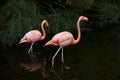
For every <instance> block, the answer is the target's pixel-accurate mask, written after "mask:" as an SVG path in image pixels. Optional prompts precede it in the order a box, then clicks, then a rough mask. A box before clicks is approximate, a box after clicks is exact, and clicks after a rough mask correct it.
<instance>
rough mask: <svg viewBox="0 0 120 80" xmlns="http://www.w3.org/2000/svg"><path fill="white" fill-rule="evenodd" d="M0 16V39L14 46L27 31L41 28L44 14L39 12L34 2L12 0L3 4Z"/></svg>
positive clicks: (5, 43)
mask: <svg viewBox="0 0 120 80" xmlns="http://www.w3.org/2000/svg"><path fill="white" fill-rule="evenodd" d="M0 18H1V19H2V20H1V25H0V26H2V27H1V29H0V40H1V41H2V43H3V44H4V45H5V46H6V45H8V46H12V45H13V44H14V43H16V42H18V41H19V38H20V37H22V36H23V35H24V34H25V33H26V32H27V31H29V30H32V29H39V26H40V23H41V20H42V19H43V16H42V15H40V14H39V13H38V11H37V6H36V5H35V4H34V2H30V1H25V0H12V1H9V2H8V3H6V5H5V6H3V8H2V11H1V16H0ZM38 24H39V25H38ZM16 44H17V43H16Z"/></svg>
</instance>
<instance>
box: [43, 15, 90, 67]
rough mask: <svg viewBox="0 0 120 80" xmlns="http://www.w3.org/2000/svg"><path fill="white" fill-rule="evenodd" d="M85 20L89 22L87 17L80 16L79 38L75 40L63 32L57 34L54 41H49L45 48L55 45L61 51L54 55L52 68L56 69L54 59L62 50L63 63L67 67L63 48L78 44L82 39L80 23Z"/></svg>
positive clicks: (53, 38) (69, 34) (68, 33)
mask: <svg viewBox="0 0 120 80" xmlns="http://www.w3.org/2000/svg"><path fill="white" fill-rule="evenodd" d="M82 20H85V21H88V18H87V17H85V16H80V17H79V19H78V21H77V30H78V37H77V39H76V40H75V39H74V38H73V35H72V34H71V33H70V32H68V31H63V32H60V33H57V34H56V35H55V36H53V37H52V39H51V40H50V41H48V42H47V43H46V44H45V46H47V45H55V46H59V49H58V50H57V52H56V53H55V54H54V56H53V57H52V67H51V68H53V67H54V59H55V57H56V55H57V54H58V52H59V51H60V49H62V63H63V65H64V66H65V63H64V57H63V47H65V46H68V45H71V44H76V43H78V42H79V41H80V37H81V31H80V25H79V23H80V21H82Z"/></svg>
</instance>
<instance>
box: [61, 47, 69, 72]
mask: <svg viewBox="0 0 120 80" xmlns="http://www.w3.org/2000/svg"><path fill="white" fill-rule="evenodd" d="M62 64H63V66H64V68H65V69H70V67H69V66H66V65H65V62H64V55H63V48H62ZM62 71H63V67H62Z"/></svg>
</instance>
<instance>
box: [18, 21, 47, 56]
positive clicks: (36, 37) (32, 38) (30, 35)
mask: <svg viewBox="0 0 120 80" xmlns="http://www.w3.org/2000/svg"><path fill="white" fill-rule="evenodd" d="M44 25H45V26H46V27H47V26H48V25H49V24H48V22H47V20H43V21H42V23H41V28H42V32H43V34H41V32H40V31H38V30H31V31H29V32H27V33H26V34H25V35H24V37H23V38H21V40H20V42H19V44H21V43H24V42H29V43H31V46H30V49H29V51H28V54H29V55H30V56H31V58H33V48H32V47H33V44H34V43H35V42H36V41H42V40H44V39H45V37H46V33H45V30H44Z"/></svg>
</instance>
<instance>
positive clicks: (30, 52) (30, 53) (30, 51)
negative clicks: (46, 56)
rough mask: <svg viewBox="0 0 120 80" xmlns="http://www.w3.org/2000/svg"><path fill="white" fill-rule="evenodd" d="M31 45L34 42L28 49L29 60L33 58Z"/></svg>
mask: <svg viewBox="0 0 120 80" xmlns="http://www.w3.org/2000/svg"><path fill="white" fill-rule="evenodd" d="M33 44H34V42H33V43H32V44H31V46H30V48H29V51H28V54H29V55H30V57H31V58H33V57H34V55H33Z"/></svg>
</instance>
